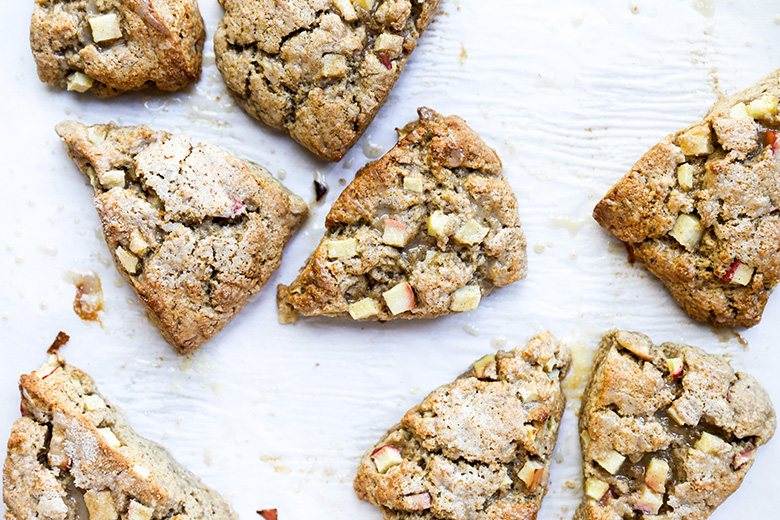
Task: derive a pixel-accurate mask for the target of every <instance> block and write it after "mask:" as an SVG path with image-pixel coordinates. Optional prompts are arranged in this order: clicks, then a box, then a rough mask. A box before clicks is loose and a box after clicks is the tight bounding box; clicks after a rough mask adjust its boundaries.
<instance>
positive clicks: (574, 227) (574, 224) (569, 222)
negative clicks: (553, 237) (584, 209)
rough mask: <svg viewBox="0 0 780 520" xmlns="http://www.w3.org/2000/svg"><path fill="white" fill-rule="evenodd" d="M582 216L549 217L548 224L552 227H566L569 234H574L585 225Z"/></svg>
mask: <svg viewBox="0 0 780 520" xmlns="http://www.w3.org/2000/svg"><path fill="white" fill-rule="evenodd" d="M585 222H586V221H585V219H584V218H571V217H550V226H551V227H554V228H566V229H568V230H569V234H570V235H571V236H576V235H577V233H578V232H579V230H580V229H582V227H583V226H584V225H585Z"/></svg>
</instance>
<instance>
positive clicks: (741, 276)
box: [721, 260, 755, 285]
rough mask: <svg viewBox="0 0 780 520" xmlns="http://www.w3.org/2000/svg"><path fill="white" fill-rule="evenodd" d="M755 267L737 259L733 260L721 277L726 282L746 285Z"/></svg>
mask: <svg viewBox="0 0 780 520" xmlns="http://www.w3.org/2000/svg"><path fill="white" fill-rule="evenodd" d="M754 271H755V268H753V267H750V266H749V265H747V264H743V263H742V262H740V261H739V260H734V262H732V264H731V267H729V270H728V271H727V272H726V274H725V275H724V276H723V278H721V280H723V281H724V282H726V283H734V284H738V285H747V284H749V283H750V280H751V279H752V278H753V272H754Z"/></svg>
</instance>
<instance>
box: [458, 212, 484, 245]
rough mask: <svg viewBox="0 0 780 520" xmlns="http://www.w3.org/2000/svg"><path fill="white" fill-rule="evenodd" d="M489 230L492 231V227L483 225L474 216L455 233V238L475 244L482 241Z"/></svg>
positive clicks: (463, 242) (468, 243) (465, 242)
mask: <svg viewBox="0 0 780 520" xmlns="http://www.w3.org/2000/svg"><path fill="white" fill-rule="evenodd" d="M488 231H490V228H487V227H485V226H483V225H482V224H480V223H479V222H477V221H476V220H474V219H473V218H472V219H470V220H469V221H468V222H466V223H465V224H463V226H462V227H461V228H460V229H459V230H458V232H457V233H455V240H457V241H458V242H460V243H462V244H467V245H470V246H473V245H474V244H479V243H480V242H482V240H483V239H484V238H485V237H486V236H487V234H488Z"/></svg>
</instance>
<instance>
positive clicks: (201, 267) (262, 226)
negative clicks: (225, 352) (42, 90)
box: [57, 121, 308, 353]
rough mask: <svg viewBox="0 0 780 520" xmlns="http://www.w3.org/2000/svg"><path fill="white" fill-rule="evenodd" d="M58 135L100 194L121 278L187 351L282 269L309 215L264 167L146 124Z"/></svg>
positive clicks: (62, 128)
mask: <svg viewBox="0 0 780 520" xmlns="http://www.w3.org/2000/svg"><path fill="white" fill-rule="evenodd" d="M57 132H58V133H59V134H60V136H61V137H62V138H63V140H64V141H65V143H66V144H67V145H68V152H69V153H70V156H71V157H72V158H73V160H74V161H75V162H76V163H77V164H78V166H79V168H80V169H81V171H82V172H84V174H85V175H86V176H87V177H88V178H89V179H90V182H91V183H92V186H93V187H94V189H95V199H94V201H95V206H96V207H97V210H98V213H99V214H100V220H101V221H102V223H103V231H104V232H105V234H106V242H108V246H109V249H110V250H111V254H112V255H113V256H114V260H115V263H116V265H117V268H118V269H119V272H120V273H122V276H124V277H125V279H127V281H128V282H129V283H130V284H131V285H132V287H133V288H134V289H135V291H136V292H137V293H138V296H139V298H140V299H141V301H142V302H143V303H144V304H145V305H146V306H147V307H148V308H149V310H150V311H151V312H150V316H151V317H152V319H154V321H155V322H156V324H157V326H158V327H159V329H160V331H161V332H162V334H163V336H165V339H166V340H167V341H168V342H169V343H170V344H171V345H173V346H174V347H176V349H177V350H178V351H179V352H181V353H186V352H190V351H193V350H195V349H196V348H198V347H199V346H200V345H201V344H202V343H203V342H205V341H206V340H208V339H209V338H211V337H212V336H213V335H214V334H216V333H217V332H219V331H220V330H221V329H222V328H223V327H224V326H225V325H226V324H227V322H228V321H230V319H231V318H232V317H233V316H234V315H235V314H236V313H237V312H238V311H239V310H240V309H241V307H243V306H244V304H245V303H246V301H247V300H248V299H249V297H250V296H251V295H252V294H254V293H255V292H256V291H258V290H259V289H260V288H261V287H262V286H263V284H265V282H266V281H267V280H268V278H269V277H270V276H271V274H272V273H273V272H274V271H275V270H276V269H277V268H278V267H279V264H280V262H281V258H282V249H283V248H284V246H285V245H286V244H287V241H288V240H289V239H290V237H291V236H292V234H293V233H294V232H295V231H296V230H297V228H298V227H299V226H300V225H301V223H302V222H303V220H304V219H305V218H306V216H307V214H308V209H307V207H306V204H305V203H304V202H303V200H302V199H301V198H300V197H298V196H297V195H295V194H293V193H291V192H289V191H288V190H287V189H286V188H285V187H284V186H282V184H281V183H279V182H278V181H277V180H276V179H274V178H273V177H272V176H271V174H270V173H269V172H268V171H266V170H265V169H264V168H262V167H260V166H258V165H255V164H253V163H249V162H242V161H240V160H238V159H236V158H235V157H233V156H231V155H230V154H228V153H227V152H225V151H223V150H221V149H219V148H217V147H216V146H214V145H212V144H211V143H208V142H203V143H200V144H198V145H193V144H192V143H191V142H190V139H189V138H188V137H187V136H184V135H172V134H169V133H167V132H155V131H152V130H149V129H148V128H146V127H145V126H134V127H117V126H115V125H114V124H109V125H96V126H92V127H89V128H88V127H86V126H84V125H82V124H80V123H74V122H71V121H66V122H63V123H61V124H60V125H58V126H57Z"/></svg>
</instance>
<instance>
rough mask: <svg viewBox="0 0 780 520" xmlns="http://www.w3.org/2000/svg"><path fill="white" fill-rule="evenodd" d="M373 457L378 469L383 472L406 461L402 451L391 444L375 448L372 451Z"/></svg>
mask: <svg viewBox="0 0 780 520" xmlns="http://www.w3.org/2000/svg"><path fill="white" fill-rule="evenodd" d="M371 459H372V460H373V461H374V464H376V470H377V471H378V472H379V473H382V474H384V473H387V470H389V469H390V468H392V467H393V466H398V465H399V464H400V463H402V462H403V461H404V458H403V457H402V456H401V451H400V450H399V449H398V448H396V447H395V446H390V445H389V444H386V445H384V446H380V447H379V448H377V449H375V450H374V451H373V452H372V453H371Z"/></svg>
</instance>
